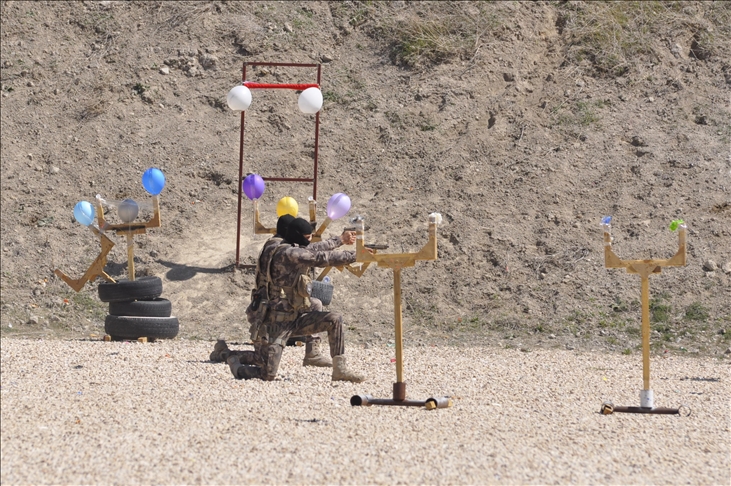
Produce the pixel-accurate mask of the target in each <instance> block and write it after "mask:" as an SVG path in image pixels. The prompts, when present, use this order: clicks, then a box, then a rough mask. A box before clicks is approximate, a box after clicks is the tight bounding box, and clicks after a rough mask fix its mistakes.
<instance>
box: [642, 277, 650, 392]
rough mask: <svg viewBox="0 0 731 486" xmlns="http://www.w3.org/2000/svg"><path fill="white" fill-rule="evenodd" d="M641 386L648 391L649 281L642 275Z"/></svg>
mask: <svg viewBox="0 0 731 486" xmlns="http://www.w3.org/2000/svg"><path fill="white" fill-rule="evenodd" d="M642 386H643V389H644V390H649V389H650V279H649V277H648V276H647V275H642Z"/></svg>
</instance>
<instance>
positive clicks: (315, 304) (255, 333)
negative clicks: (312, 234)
mask: <svg viewBox="0 0 731 486" xmlns="http://www.w3.org/2000/svg"><path fill="white" fill-rule="evenodd" d="M341 244H342V243H341V240H340V238H339V237H333V238H330V239H328V240H324V241H321V242H319V243H312V244H310V245H308V246H307V247H306V248H301V247H299V246H294V245H289V244H284V245H281V240H279V241H276V242H275V239H274V238H272V239H270V240H269V241H267V243H266V244H265V245H264V248H262V251H261V254H260V256H259V272H258V274H257V282H256V284H257V288H260V287H263V286H267V290H268V296H269V299H268V300H269V302H268V304H267V308H268V311H267V312H266V316H265V317H264V319H263V322H261V325H258V323H252V329H251V331H252V340H254V342H255V343H257V344H258V345H255V348H257V349H258V352H255V354H256V355H257V356H258V357H259V359H258V360H257V361H259V360H261V361H263V362H261V363H258V362H257V363H252V364H257V365H259V366H262V365H263V366H262V367H261V376H260V378H262V379H264V380H273V379H274V378H275V377H276V374H277V370H278V369H279V362H280V360H281V357H282V351H283V349H284V346H285V345H286V343H287V339H289V337H290V336H293V335H294V336H309V335H312V334H316V333H320V332H325V331H327V333H328V341H329V344H330V356H332V357H334V356H341V355H343V353H344V351H345V343H344V341H343V319H342V317H341V316H340V314H336V313H333V312H323V311H322V310H319V309H322V303H321V302H319V301H318V300H317V299H310V298H309V296H307V297H304V295H303V294H304V293H305V292H303V289H299V290H300V291H299V292H297V286H298V282H299V281H300V276H301V275H306V274H307V271H308V270H309V269H310V268H313V267H329V266H340V265H346V264H349V263H353V262H354V261H355V252H353V251H341V250H336V248H337V247H339V246H340V245H341ZM270 260H271V265H270V263H269V262H270ZM267 271H269V273H270V277H271V281H270V282H268V278H267ZM299 285H300V286H301V285H302V283H301V282H299ZM293 301H295V302H293ZM316 309H317V310H316ZM256 327H258V329H257V328H256ZM255 337H256V339H255ZM242 364H243V361H242Z"/></svg>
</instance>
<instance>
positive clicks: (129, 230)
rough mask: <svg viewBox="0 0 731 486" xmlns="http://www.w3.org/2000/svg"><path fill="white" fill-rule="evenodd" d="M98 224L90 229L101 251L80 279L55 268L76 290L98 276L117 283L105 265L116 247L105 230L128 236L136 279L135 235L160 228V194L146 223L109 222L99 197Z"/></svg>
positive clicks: (129, 265)
mask: <svg viewBox="0 0 731 486" xmlns="http://www.w3.org/2000/svg"><path fill="white" fill-rule="evenodd" d="M96 202H97V210H96V213H97V224H98V226H99V228H98V229H97V228H96V227H94V226H92V225H89V229H90V230H91V231H92V233H94V234H95V235H98V236H99V238H100V240H101V247H102V249H101V252H100V253H99V256H97V257H96V259H95V260H94V262H92V264H91V265H90V266H89V268H88V269H87V270H86V272H85V273H84V275H82V276H81V278H78V279H72V278H71V277H69V276H68V275H66V274H65V273H63V272H62V271H61V270H60V269H56V270H54V272H53V273H54V274H56V276H58V277H59V278H60V279H61V280H63V281H64V282H66V283H67V284H68V285H69V287H71V288H72V289H74V290H75V291H76V292H80V291H81V289H82V288H84V285H85V284H86V282H91V281H93V280H94V279H95V278H97V277H102V278H104V279H105V280H107V281H108V282H111V283H117V282H116V281H115V280H114V279H113V278H112V277H110V276H109V275H108V274H107V273H106V272H105V271H104V267H105V266H106V265H107V255H108V254H109V252H110V251H111V249H112V248H113V247H114V242H113V241H112V240H110V239H109V237H107V235H106V234H104V232H105V231H107V230H109V231H114V232H115V234H116V235H124V236H125V237H126V238H127V273H128V278H129V280H134V279H135V262H134V258H135V254H134V235H139V234H145V233H146V232H147V229H148V228H159V227H160V200H159V198H158V196H152V207H153V215H152V218H150V220H149V221H147V222H145V223H135V224H128V223H120V224H109V223H107V222H106V220H105V219H104V207H103V206H102V200H101V198H97V201H96ZM104 340H105V341H111V336H108V335H105V336H104ZM137 340H138V341H139V342H142V343H146V342H147V338H146V337H141V338H139V339H137Z"/></svg>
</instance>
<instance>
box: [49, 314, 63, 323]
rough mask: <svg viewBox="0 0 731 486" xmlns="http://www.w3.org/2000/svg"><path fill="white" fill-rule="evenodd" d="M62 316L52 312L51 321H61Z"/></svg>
mask: <svg viewBox="0 0 731 486" xmlns="http://www.w3.org/2000/svg"><path fill="white" fill-rule="evenodd" d="M60 321H61V318H60V317H58V316H57V315H56V314H51V322H60Z"/></svg>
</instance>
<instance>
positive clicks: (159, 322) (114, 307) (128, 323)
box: [99, 277, 180, 341]
mask: <svg viewBox="0 0 731 486" xmlns="http://www.w3.org/2000/svg"><path fill="white" fill-rule="evenodd" d="M161 295H162V280H161V279H160V277H140V278H138V279H135V280H126V279H121V280H118V281H117V282H116V283H111V282H102V283H100V284H99V300H101V301H102V302H107V303H109V315H107V317H106V319H105V321H104V331H105V332H106V333H107V334H108V335H109V336H111V338H112V339H113V340H125V339H139V338H141V337H146V338H147V339H148V340H150V341H153V340H155V339H172V338H174V337H175V336H177V335H178V331H179V330H180V324H179V322H178V318H177V317H175V316H173V315H171V314H172V305H171V303H170V301H169V300H168V299H163V298H161V297H160V296H161Z"/></svg>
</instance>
